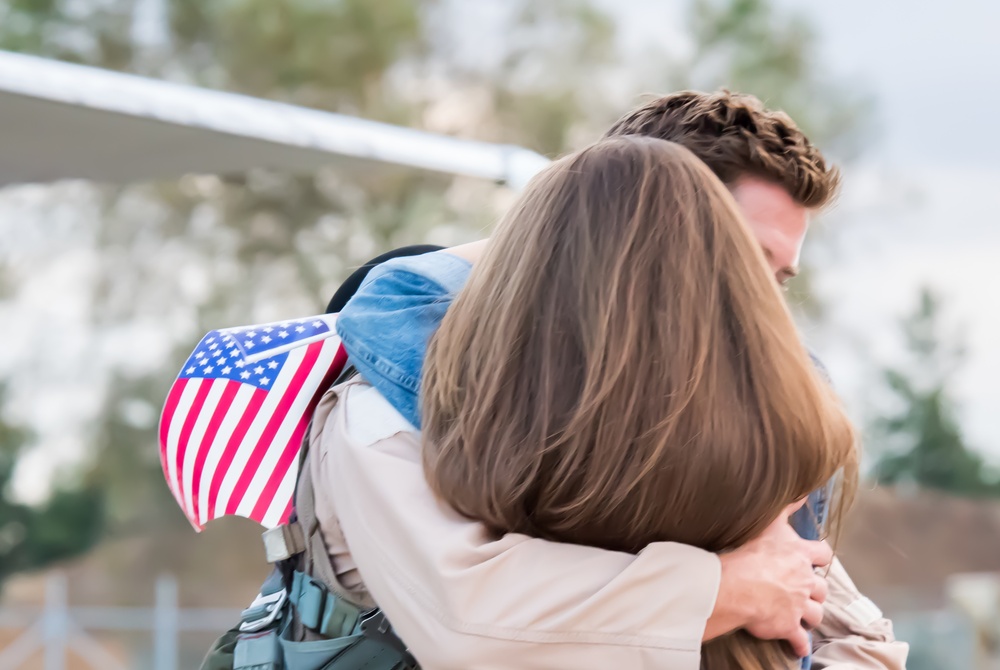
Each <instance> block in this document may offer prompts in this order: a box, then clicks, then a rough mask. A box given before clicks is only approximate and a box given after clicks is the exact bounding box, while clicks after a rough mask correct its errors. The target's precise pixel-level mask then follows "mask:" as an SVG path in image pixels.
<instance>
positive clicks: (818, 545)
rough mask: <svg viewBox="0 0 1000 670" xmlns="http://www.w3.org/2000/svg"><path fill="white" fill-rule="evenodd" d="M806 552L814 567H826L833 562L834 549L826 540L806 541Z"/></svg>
mask: <svg viewBox="0 0 1000 670" xmlns="http://www.w3.org/2000/svg"><path fill="white" fill-rule="evenodd" d="M806 544H807V545H808V547H807V548H806V554H807V555H808V556H809V560H810V561H812V564H813V567H815V568H825V567H826V566H828V565H830V563H831V562H833V549H831V548H830V545H829V544H828V543H826V542H808V541H807V542H806Z"/></svg>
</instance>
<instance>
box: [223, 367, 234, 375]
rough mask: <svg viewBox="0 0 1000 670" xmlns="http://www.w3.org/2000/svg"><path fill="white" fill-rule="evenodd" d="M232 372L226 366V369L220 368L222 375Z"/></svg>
mask: <svg viewBox="0 0 1000 670" xmlns="http://www.w3.org/2000/svg"><path fill="white" fill-rule="evenodd" d="M232 371H233V369H232V368H231V367H229V366H228V365H227V366H226V367H224V368H222V374H224V375H228V374H229V373H230V372H232Z"/></svg>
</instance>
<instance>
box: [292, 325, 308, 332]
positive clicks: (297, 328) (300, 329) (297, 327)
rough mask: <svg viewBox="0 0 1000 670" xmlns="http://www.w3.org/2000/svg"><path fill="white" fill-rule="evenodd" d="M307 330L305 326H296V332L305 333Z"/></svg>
mask: <svg viewBox="0 0 1000 670" xmlns="http://www.w3.org/2000/svg"><path fill="white" fill-rule="evenodd" d="M305 331H306V329H305V327H304V326H295V332H296V333H304V332H305Z"/></svg>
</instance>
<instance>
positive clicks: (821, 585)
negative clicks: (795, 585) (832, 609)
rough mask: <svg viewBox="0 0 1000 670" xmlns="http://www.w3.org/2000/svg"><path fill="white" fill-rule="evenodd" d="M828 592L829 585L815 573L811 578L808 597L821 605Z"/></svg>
mask: <svg viewBox="0 0 1000 670" xmlns="http://www.w3.org/2000/svg"><path fill="white" fill-rule="evenodd" d="M828 592H829V587H828V586H827V583H826V580H825V579H823V578H822V577H820V576H819V575H817V576H816V578H815V579H814V580H813V589H812V592H811V593H810V594H809V599H810V600H812V601H813V602H817V603H819V604H820V605H822V604H823V603H825V602H826V596H827V594H828Z"/></svg>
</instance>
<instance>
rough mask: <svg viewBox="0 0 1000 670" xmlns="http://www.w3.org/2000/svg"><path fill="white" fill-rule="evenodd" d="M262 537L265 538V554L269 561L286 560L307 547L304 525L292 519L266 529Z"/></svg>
mask: <svg viewBox="0 0 1000 670" xmlns="http://www.w3.org/2000/svg"><path fill="white" fill-rule="evenodd" d="M261 538H262V539H263V540H264V554H265V555H266V556H267V562H268V563H277V562H278V561H284V560H286V559H289V558H291V557H292V556H295V555H296V554H301V553H302V552H303V551H305V548H306V543H305V536H304V535H303V534H302V526H300V525H299V524H298V522H293V521H290V522H288V523H286V524H283V525H281V526H276V527H274V528H271V529H270V530H266V531H264V533H263V534H262V535H261Z"/></svg>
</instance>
